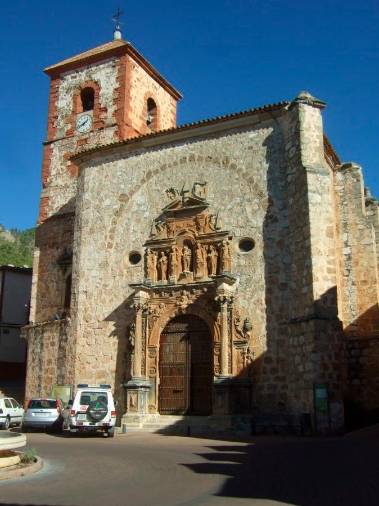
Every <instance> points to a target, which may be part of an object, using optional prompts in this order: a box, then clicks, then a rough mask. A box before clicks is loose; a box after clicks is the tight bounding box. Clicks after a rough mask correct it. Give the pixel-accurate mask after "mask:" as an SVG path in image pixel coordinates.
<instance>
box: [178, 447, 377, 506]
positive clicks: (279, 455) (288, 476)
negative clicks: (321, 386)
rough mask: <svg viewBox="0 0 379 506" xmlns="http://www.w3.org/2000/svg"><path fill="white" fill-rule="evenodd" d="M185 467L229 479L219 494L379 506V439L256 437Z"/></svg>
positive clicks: (306, 505) (309, 504) (327, 505)
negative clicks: (251, 441) (253, 439)
mask: <svg viewBox="0 0 379 506" xmlns="http://www.w3.org/2000/svg"><path fill="white" fill-rule="evenodd" d="M208 448H209V449H210V450H212V452H209V453H208V452H207V453H201V454H198V455H200V456H201V457H203V458H204V460H205V461H206V462H204V463H199V464H183V465H184V466H186V467H187V468H188V469H191V470H192V471H194V472H195V473H200V474H218V475H224V476H225V477H227V479H226V481H225V484H224V485H223V486H222V488H221V489H220V491H219V492H218V493H217V494H216V495H218V496H222V497H230V498H231V504H232V498H251V499H270V500H276V501H281V502H285V503H290V504H294V505H301V506H316V505H317V506H350V505H351V506H361V505H362V506H371V505H372V506H374V505H375V506H377V505H378V504H379V460H378V455H379V439H378V438H377V437H366V438H365V437H361V438H348V437H343V438H342V437H341V438H338V439H335V438H333V439H303V438H302V439H296V440H295V439H293V438H288V439H285V438H280V439H275V438H265V437H262V438H257V439H256V442H254V443H252V444H248V445H235V446H234V445H231V446H229V445H225V446H224V445H215V446H209V447H208Z"/></svg>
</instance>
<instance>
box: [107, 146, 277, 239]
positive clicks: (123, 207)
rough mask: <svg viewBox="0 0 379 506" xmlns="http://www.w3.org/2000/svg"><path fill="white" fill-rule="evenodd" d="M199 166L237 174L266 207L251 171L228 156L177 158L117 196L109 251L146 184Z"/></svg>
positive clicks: (151, 170) (110, 230)
mask: <svg viewBox="0 0 379 506" xmlns="http://www.w3.org/2000/svg"><path fill="white" fill-rule="evenodd" d="M144 153H145V152H144ZM134 156H135V157H137V158H138V153H136V154H135V155H134ZM171 160H172V159H171ZM199 164H203V165H204V164H205V165H206V166H207V169H208V170H210V171H212V170H218V169H219V168H222V169H223V170H224V171H225V170H227V171H230V173H231V174H230V178H232V177H235V175H236V174H237V175H238V176H239V177H240V178H241V179H243V181H244V186H246V188H247V189H248V190H249V191H248V193H249V194H252V195H256V197H257V199H258V200H259V201H260V202H262V203H264V204H265V205H268V202H267V196H266V189H265V188H262V187H260V186H259V184H258V182H257V181H256V178H254V176H252V175H251V170H249V168H247V167H243V166H240V165H239V164H238V161H237V160H233V159H230V158H229V157H228V156H225V157H214V156H213V155H212V154H209V155H197V154H192V155H187V156H185V157H183V156H182V157H180V156H178V157H177V158H176V159H175V158H174V159H173V160H172V161H171V162H170V163H164V164H161V165H160V166H159V167H157V168H155V169H148V170H146V172H144V173H141V178H140V179H139V180H138V181H136V182H135V183H134V184H133V185H131V187H130V189H129V191H128V192H127V193H121V194H120V195H119V196H118V200H119V204H118V207H117V209H116V210H115V212H114V215H113V218H112V220H111V225H110V228H109V230H108V234H107V238H106V244H107V245H108V247H109V249H112V248H113V247H114V238H115V237H117V235H118V233H117V231H118V229H119V227H121V226H122V219H121V218H122V217H123V216H124V215H125V214H127V213H128V209H129V204H130V203H131V202H132V199H133V198H134V197H135V196H136V195H137V194H138V193H139V192H144V193H146V185H147V184H148V183H150V182H152V181H153V180H154V178H156V177H157V176H159V174H163V173H165V172H167V171H169V170H172V169H173V168H174V167H178V168H181V167H183V166H185V165H187V166H189V167H188V170H186V172H188V173H195V172H196V170H195V169H194V168H193V167H194V166H198V165H199ZM200 166H201V165H200ZM224 177H225V178H226V179H229V177H227V176H226V175H225V176H224ZM156 186H157V187H159V186H160V185H159V184H156Z"/></svg>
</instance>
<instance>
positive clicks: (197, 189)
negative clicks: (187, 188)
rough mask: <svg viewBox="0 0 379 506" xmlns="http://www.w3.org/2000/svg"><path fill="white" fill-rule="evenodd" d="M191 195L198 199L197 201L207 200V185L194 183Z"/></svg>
mask: <svg viewBox="0 0 379 506" xmlns="http://www.w3.org/2000/svg"><path fill="white" fill-rule="evenodd" d="M192 195H193V196H194V197H198V198H199V199H206V198H207V183H199V182H197V181H196V182H195V183H193V186H192Z"/></svg>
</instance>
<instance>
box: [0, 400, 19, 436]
mask: <svg viewBox="0 0 379 506" xmlns="http://www.w3.org/2000/svg"><path fill="white" fill-rule="evenodd" d="M23 416H24V408H23V407H22V406H20V404H19V403H18V402H17V401H16V400H15V399H13V398H12V397H1V398H0V427H2V428H3V429H6V430H7V429H9V427H11V426H12V425H21V422H22V417H23Z"/></svg>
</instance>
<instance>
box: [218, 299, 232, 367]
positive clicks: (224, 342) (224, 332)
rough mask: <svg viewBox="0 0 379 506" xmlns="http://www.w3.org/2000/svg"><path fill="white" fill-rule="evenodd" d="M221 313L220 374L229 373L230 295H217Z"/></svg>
mask: <svg viewBox="0 0 379 506" xmlns="http://www.w3.org/2000/svg"><path fill="white" fill-rule="evenodd" d="M217 301H218V302H219V304H220V315H221V343H220V344H221V349H220V351H221V357H220V359H221V376H228V375H229V328H228V304H229V302H230V297H228V296H227V295H218V296H217Z"/></svg>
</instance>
